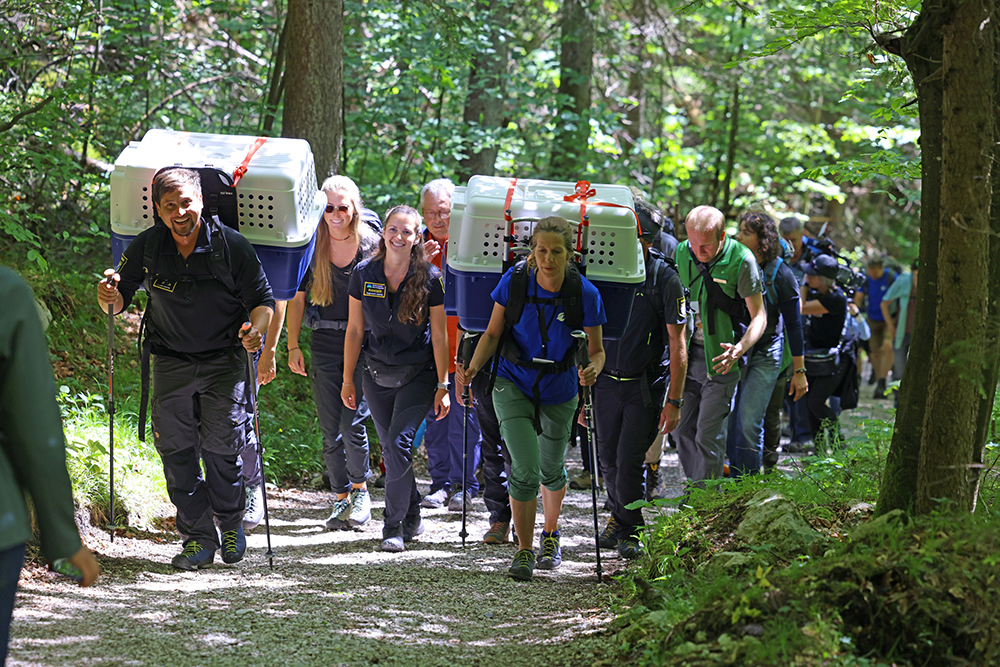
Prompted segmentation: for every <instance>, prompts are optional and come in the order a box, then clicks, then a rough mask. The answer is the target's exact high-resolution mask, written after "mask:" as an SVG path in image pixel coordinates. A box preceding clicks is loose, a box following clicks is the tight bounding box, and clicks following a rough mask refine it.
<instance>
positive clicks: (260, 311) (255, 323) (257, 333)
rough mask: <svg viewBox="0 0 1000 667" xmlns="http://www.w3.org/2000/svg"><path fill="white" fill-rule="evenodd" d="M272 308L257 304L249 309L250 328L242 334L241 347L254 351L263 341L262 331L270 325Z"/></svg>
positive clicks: (272, 313)
mask: <svg viewBox="0 0 1000 667" xmlns="http://www.w3.org/2000/svg"><path fill="white" fill-rule="evenodd" d="M273 315H274V309H273V308H271V306H268V305H261V306H257V307H256V308H254V309H253V310H251V311H250V329H249V330H248V331H247V332H246V333H244V334H243V349H245V350H246V351H247V352H256V351H257V350H259V349H260V348H261V345H262V344H263V343H264V334H263V332H264V331H267V330H268V327H270V326H271V317H272V316H273Z"/></svg>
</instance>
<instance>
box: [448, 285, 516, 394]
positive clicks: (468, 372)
mask: <svg viewBox="0 0 1000 667" xmlns="http://www.w3.org/2000/svg"><path fill="white" fill-rule="evenodd" d="M506 310H507V309H506V308H505V307H504V306H501V305H500V304H499V303H494V304H493V312H492V313H491V314H490V323H489V324H487V325H486V331H484V332H483V334H482V336H480V338H479V343H478V344H477V345H476V351H475V353H473V355H472V360H471V361H470V362H469V367H468V368H465V367H463V366H457V367H456V368H455V394H456V395H461V393H462V388H463V387H465V385H467V384H469V383H470V382H472V378H474V377H475V376H476V374H477V373H478V372H479V371H480V370H482V368H483V366H484V365H485V364H486V362H487V360H488V359H492V358H493V354H494V353H495V352H496V350H497V344H498V343H499V342H500V335H501V334H502V333H503V318H504V312H505V311H506Z"/></svg>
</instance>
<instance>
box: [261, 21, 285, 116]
mask: <svg viewBox="0 0 1000 667" xmlns="http://www.w3.org/2000/svg"><path fill="white" fill-rule="evenodd" d="M287 50H288V20H287V18H286V20H285V21H282V24H281V36H280V37H278V46H277V48H276V49H275V50H274V56H273V57H272V61H271V71H270V73H269V75H268V85H267V100H266V101H265V103H264V113H263V114H262V121H261V133H262V134H265V135H268V136H270V134H271V129H272V128H273V127H274V117H275V115H276V114H277V113H278V104H279V103H280V102H281V95H282V93H284V92H285V53H286V52H287Z"/></svg>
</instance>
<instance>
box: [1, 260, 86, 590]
mask: <svg viewBox="0 0 1000 667" xmlns="http://www.w3.org/2000/svg"><path fill="white" fill-rule="evenodd" d="M4 292H5V294H4V295H3V296H4V297H5V298H4V302H5V304H6V306H7V310H6V316H5V319H6V324H7V326H9V327H10V329H9V330H8V331H9V332H10V334H11V341H12V345H11V349H10V350H9V353H10V359H8V360H7V361H8V362H9V363H5V364H3V367H2V368H0V371H2V372H0V400H2V402H3V407H2V409H0V412H2V413H3V414H4V415H6V417H7V422H6V423H5V431H6V432H7V433H8V435H9V438H8V439H7V446H6V447H4V449H5V450H6V452H7V455H8V460H9V461H10V464H11V466H12V467H13V470H14V471H15V473H16V476H17V479H19V480H20V482H21V483H22V484H24V487H25V490H26V491H27V492H28V495H30V496H31V498H32V500H33V501H34V506H35V516H36V519H37V521H38V526H39V530H40V533H41V538H42V553H43V554H44V555H45V557H46V558H47V559H49V560H50V561H51V560H55V559H56V558H61V557H68V558H69V560H70V562H71V563H73V565H75V566H76V567H77V568H78V569H79V570H80V572H81V573H82V575H83V579H82V580H81V581H80V585H81V586H90V585H91V584H93V583H94V581H95V580H96V579H97V577H98V575H99V574H100V572H101V566H100V565H99V564H98V562H97V559H96V558H94V554H93V553H91V551H90V550H89V549H88V548H87V547H86V546H85V545H83V544H82V543H81V540H80V536H79V530H78V528H77V526H76V521H75V518H74V505H73V492H72V486H71V482H70V479H69V473H68V472H67V470H66V445H65V437H64V435H63V429H62V418H61V416H60V413H59V406H58V405H57V404H56V399H55V396H56V394H55V386H54V384H53V376H52V365H51V363H50V362H49V358H48V352H47V349H46V343H45V334H44V333H43V332H42V330H41V324H40V322H39V321H38V315H37V313H36V311H35V304H34V299H33V298H32V296H31V291H30V289H29V288H28V286H27V284H26V283H24V282H23V280H20V279H18V284H15V285H13V286H12V288H11V289H9V290H4ZM8 318H9V319H8ZM4 328H6V327H4ZM14 332H17V333H14ZM60 532H61V533H62V538H68V537H69V536H70V534H72V538H69V539H66V540H65V544H61V546H62V547H66V546H68V548H70V549H75V552H73V553H71V554H66V553H58V552H55V551H53V550H54V549H58V548H60V547H59V545H56V544H54V541H55V540H57V539H60V538H59V533H60Z"/></svg>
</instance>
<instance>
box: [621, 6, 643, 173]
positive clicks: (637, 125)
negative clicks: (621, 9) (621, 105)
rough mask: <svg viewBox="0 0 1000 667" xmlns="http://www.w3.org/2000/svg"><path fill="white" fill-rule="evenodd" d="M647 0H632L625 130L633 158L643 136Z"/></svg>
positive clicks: (633, 171)
mask: <svg viewBox="0 0 1000 667" xmlns="http://www.w3.org/2000/svg"><path fill="white" fill-rule="evenodd" d="M645 29H646V0H632V47H633V53H632V58H633V61H632V71H631V72H629V75H628V96H629V98H630V99H631V100H633V104H632V107H631V108H630V109H629V110H628V114H627V119H628V130H627V131H626V132H625V142H626V143H627V144H628V149H627V150H626V156H627V157H628V159H631V156H632V152H633V150H634V149H635V145H636V143H638V141H639V137H641V136H642V116H643V114H642V111H643V99H642V98H643V88H644V84H645V82H644V80H643V78H644V77H643V71H642V68H643V66H644V64H645V63H646V60H647V59H646V33H645V32H644V31H645ZM635 159H636V161H641V156H640V155H636V156H635ZM631 173H632V176H633V177H635V176H640V175H641V174H642V170H641V168H633V169H632V170H631Z"/></svg>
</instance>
